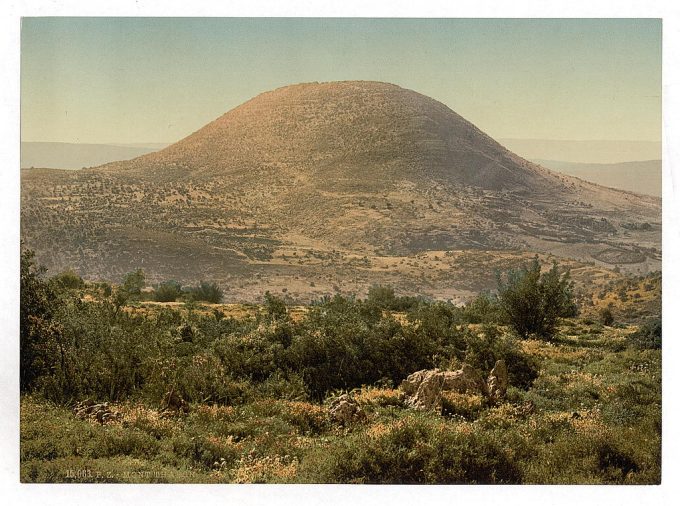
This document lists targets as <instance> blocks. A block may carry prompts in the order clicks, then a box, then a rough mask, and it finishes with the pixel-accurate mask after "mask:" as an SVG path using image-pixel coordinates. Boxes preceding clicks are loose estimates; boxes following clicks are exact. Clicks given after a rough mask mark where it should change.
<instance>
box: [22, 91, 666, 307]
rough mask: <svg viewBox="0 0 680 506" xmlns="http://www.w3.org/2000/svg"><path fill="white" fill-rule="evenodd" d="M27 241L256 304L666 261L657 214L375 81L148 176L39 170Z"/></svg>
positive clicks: (31, 185) (240, 113)
mask: <svg viewBox="0 0 680 506" xmlns="http://www.w3.org/2000/svg"><path fill="white" fill-rule="evenodd" d="M21 226H22V238H23V239H24V241H25V244H26V245H27V246H29V247H31V248H33V249H35V250H36V253H37V256H38V259H39V260H40V261H42V262H43V263H45V264H46V265H47V267H48V268H50V269H51V270H52V271H59V270H62V269H65V268H67V267H72V268H75V269H76V270H78V271H79V272H81V273H82V274H83V275H85V276H86V277H88V278H91V279H96V278H99V279H112V280H116V279H119V278H120V276H121V275H122V274H123V273H125V272H128V271H130V270H132V269H134V268H137V267H142V268H143V269H144V270H145V271H146V272H147V274H148V275H149V278H150V280H151V281H156V282H157V281H160V280H162V279H178V280H180V281H183V282H195V281H197V280H199V279H210V280H216V281H218V282H219V283H220V284H221V285H222V286H223V288H224V289H225V292H226V294H227V297H228V298H230V299H234V298H237V299H243V300H252V299H256V298H258V297H260V296H261V295H262V293H263V292H264V291H265V290H272V291H273V292H279V293H285V294H286V295H289V296H291V297H293V298H296V299H310V298H314V297H317V296H320V295H322V294H325V293H329V292H333V291H343V292H354V293H359V294H361V293H362V292H365V290H366V289H367V288H368V287H369V286H370V285H371V284H373V283H386V284H392V285H394V286H396V287H397V289H398V290H399V291H400V292H401V293H414V294H422V295H426V296H432V297H442V298H457V297H465V296H469V295H470V294H472V293H474V292H475V291H477V290H479V289H481V288H487V287H489V286H492V285H493V283H494V269H496V268H507V267H508V266H511V265H516V263H517V262H519V261H521V260H523V259H526V258H527V257H530V256H531V255H533V254H534V253H539V254H541V255H548V254H552V255H555V256H558V257H562V258H564V259H574V260H573V261H576V262H577V263H578V262H580V264H578V266H580V267H578V266H577V267H578V268H579V269H591V270H593V269H595V270H597V269H601V268H613V267H615V266H617V267H619V268H621V269H622V270H626V271H632V272H647V271H650V270H655V269H658V268H660V262H661V251H660V243H661V207H660V200H659V199H658V198H654V197H651V196H644V195H640V194H634V193H629V192H625V191H621V190H616V189H610V188H605V187H603V186H599V185H596V184H592V183H589V182H586V181H583V180H581V179H577V178H573V177H570V176H567V175H564V174H558V173H556V172H553V171H551V170H549V169H547V168H545V167H542V166H541V165H538V164H536V163H533V162H530V161H528V160H526V159H524V158H521V157H519V156H518V155H516V154H514V153H513V152H511V151H509V150H508V149H506V148H505V147H504V146H502V145H501V144H499V143H498V142H496V141H495V140H494V139H492V138H491V137H489V136H488V135H486V134H485V133H484V132H482V131H481V130H479V129H478V128H477V127H475V126H474V125H472V124H471V123H470V122H468V121H466V120H465V119H464V118H462V117H461V116H459V115H458V114H456V113H455V112H454V111H452V110H451V109H449V108H448V107H447V106H445V105H444V104H442V103H440V102H437V101H436V100H434V99H432V98H429V97H426V96H424V95H421V94H419V93H417V92H415V91H411V90H407V89H403V88H400V87H399V86H395V85H392V84H387V83H379V82H364V81H347V82H333V83H309V84H300V85H293V86H288V87H284V88H280V89H277V90H274V91H271V92H267V93H263V94H261V95H259V96H257V97H255V98H253V99H252V100H250V101H248V102H246V103H244V104H242V105H240V106H238V107H236V108H235V109H232V110H231V111H229V112H227V113H226V114H224V115H222V116H220V117H219V118H217V119H216V120H215V121H213V122H211V123H209V124H207V125H206V126H205V127H203V128H201V129H200V130H198V131H197V132H194V133H193V134H191V135H189V136H188V137H186V138H185V139H182V140H181V141H179V142H177V143H175V144H172V145H170V146H168V147H166V148H164V149H162V150H160V151H157V152H154V153H149V154H145V155H142V156H140V157H137V158H134V159H132V160H127V161H117V162H112V163H108V164H105V165H102V166H100V167H97V168H93V169H87V170H81V171H60V170H44V169H43V170H40V169H35V170H26V171H23V173H22V222H21ZM575 265H576V264H575ZM588 265H590V266H588Z"/></svg>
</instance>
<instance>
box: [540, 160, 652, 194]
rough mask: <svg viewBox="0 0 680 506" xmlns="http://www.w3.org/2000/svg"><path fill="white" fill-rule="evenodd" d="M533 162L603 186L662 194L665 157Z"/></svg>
mask: <svg viewBox="0 0 680 506" xmlns="http://www.w3.org/2000/svg"><path fill="white" fill-rule="evenodd" d="M532 162H535V163H538V164H540V165H543V166H544V167H548V168H549V169H553V170H555V171H557V172H561V173H562V174H569V175H570V176H574V177H578V178H581V179H585V180H586V181H591V182H593V183H597V184H600V185H603V186H610V187H612V188H618V189H620V190H627V191H633V192H638V193H644V194H645V195H652V196H654V197H661V160H642V161H636V162H622V163H572V162H561V161H556V160H532Z"/></svg>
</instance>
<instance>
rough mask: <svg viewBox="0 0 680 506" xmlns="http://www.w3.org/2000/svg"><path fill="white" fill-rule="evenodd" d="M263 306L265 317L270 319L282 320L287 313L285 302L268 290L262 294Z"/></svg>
mask: <svg viewBox="0 0 680 506" xmlns="http://www.w3.org/2000/svg"><path fill="white" fill-rule="evenodd" d="M264 308H265V313H266V315H267V317H268V318H269V319H271V320H272V321H277V320H283V319H285V318H286V316H287V315H288V310H287V309H286V303H285V302H284V301H283V300H282V299H280V298H279V297H277V296H276V295H272V294H271V293H269V291H267V292H265V294H264Z"/></svg>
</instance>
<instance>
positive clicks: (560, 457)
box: [21, 318, 661, 484]
mask: <svg viewBox="0 0 680 506" xmlns="http://www.w3.org/2000/svg"><path fill="white" fill-rule="evenodd" d="M473 327H474V326H473ZM635 330H636V328H635V327H634V326H630V325H628V326H619V328H614V327H605V326H602V325H601V324H599V323H593V322H592V321H591V320H587V319H586V320H585V321H584V320H583V319H578V318H575V319H568V320H563V323H562V325H561V326H560V328H559V333H558V334H557V336H556V337H555V339H553V340H552V341H551V342H546V341H539V340H526V341H522V342H521V347H522V351H523V352H525V353H526V354H528V355H529V356H531V357H532V358H534V359H536V361H537V363H538V367H539V375H538V377H537V378H536V379H535V380H534V381H533V384H532V385H531V386H530V387H529V388H528V389H526V390H523V389H520V388H515V387H511V388H510V390H509V392H508V395H507V398H506V400H505V401H504V402H502V403H500V404H498V405H490V404H489V403H488V402H486V401H485V400H484V399H483V398H481V397H480V396H474V395H465V394H459V395H456V396H454V397H453V398H452V399H450V402H449V404H448V406H447V410H446V412H443V413H442V412H434V411H433V412H421V411H415V410H413V409H410V408H407V407H406V406H405V404H404V398H403V394H402V393H401V391H400V390H399V389H398V388H393V387H391V386H384V385H383V386H366V387H363V388H359V389H355V390H354V391H353V397H354V398H355V400H356V401H357V402H358V403H359V405H360V406H361V407H362V408H363V410H364V412H365V413H366V418H365V419H364V420H362V421H357V422H356V423H353V424H351V425H349V426H340V425H337V424H335V423H333V422H332V421H331V420H330V419H329V417H328V414H327V406H328V404H329V402H330V401H331V400H332V399H333V397H334V396H336V395H337V392H333V393H330V394H329V395H328V396H327V397H326V398H325V399H324V400H322V401H317V402H314V401H311V400H310V399H308V398H307V399H305V400H296V399H295V398H294V396H291V395H284V396H277V395H276V394H272V395H267V394H266V393H263V394H260V395H256V396H252V397H251V398H250V399H247V400H245V401H243V402H234V403H231V405H225V404H224V403H215V402H212V403H208V402H206V403H201V402H192V403H191V405H190V409H189V410H188V412H187V413H184V412H181V411H180V412H169V411H167V410H164V409H163V407H162V406H161V405H159V403H157V402H156V403H154V402H149V401H145V400H144V399H141V398H138V399H134V398H129V399H126V400H121V401H118V402H111V403H110V404H109V409H110V411H111V413H112V414H113V416H112V419H111V420H109V421H107V422H106V423H100V422H98V421H97V420H95V419H81V418H78V417H76V416H75V415H74V413H73V411H72V409H71V408H72V406H69V403H68V402H66V403H61V404H56V403H53V402H51V401H48V400H45V398H44V397H41V396H38V395H24V396H22V399H21V479H22V481H23V482H125V483H128V482H129V483H148V482H152V483H157V482H158V483H176V482H182V483H185V482H186V483H197V482H200V483H223V482H230V483H233V482H236V483H253V482H254V483H332V482H341V483H544V484H566V483H580V484H590V483H611V484H616V483H624V484H652V483H658V482H659V481H660V459H661V352H660V350H639V349H637V348H633V347H631V346H630V342H629V336H630V334H631V333H633V332H634V331H635ZM284 397H288V398H284Z"/></svg>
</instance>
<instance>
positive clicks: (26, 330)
mask: <svg viewBox="0 0 680 506" xmlns="http://www.w3.org/2000/svg"><path fill="white" fill-rule="evenodd" d="M34 257H35V254H34V253H33V252H32V251H30V250H26V251H23V252H22V253H21V272H20V286H21V293H20V298H21V299H20V308H19V334H20V338H19V346H20V369H19V385H20V388H21V391H22V392H24V391H28V390H29V389H31V388H33V387H34V386H35V384H36V382H37V380H38V379H39V378H41V377H45V376H49V375H51V374H52V372H53V371H54V369H55V368H56V367H60V366H61V365H63V363H64V355H65V353H66V349H65V343H64V339H63V335H62V327H61V325H60V323H59V322H58V321H57V320H56V319H55V318H54V312H55V310H56V308H57V297H56V294H55V292H54V290H53V288H52V287H51V286H50V284H48V283H47V282H46V281H45V280H44V274H45V272H46V269H45V268H44V267H38V266H36V264H35V261H34Z"/></svg>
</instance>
